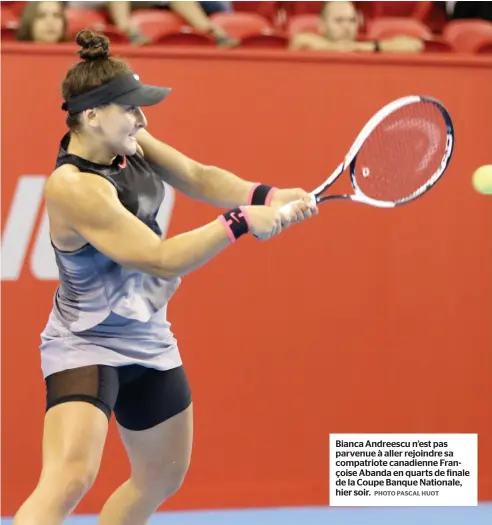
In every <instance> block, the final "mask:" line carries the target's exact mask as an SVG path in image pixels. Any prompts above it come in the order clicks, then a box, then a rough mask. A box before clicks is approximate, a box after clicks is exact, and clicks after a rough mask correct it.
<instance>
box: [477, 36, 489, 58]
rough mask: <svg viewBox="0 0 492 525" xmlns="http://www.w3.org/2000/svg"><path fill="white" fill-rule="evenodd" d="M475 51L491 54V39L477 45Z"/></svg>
mask: <svg viewBox="0 0 492 525" xmlns="http://www.w3.org/2000/svg"><path fill="white" fill-rule="evenodd" d="M476 53H479V54H487V55H490V54H492V39H489V40H488V41H483V42H482V43H481V44H480V45H479V46H477V49H476Z"/></svg>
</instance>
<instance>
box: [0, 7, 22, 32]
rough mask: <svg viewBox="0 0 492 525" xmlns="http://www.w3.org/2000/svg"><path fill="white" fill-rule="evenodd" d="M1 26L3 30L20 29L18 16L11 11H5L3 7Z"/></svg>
mask: <svg viewBox="0 0 492 525" xmlns="http://www.w3.org/2000/svg"><path fill="white" fill-rule="evenodd" d="M1 25H2V30H3V29H17V28H18V27H19V19H18V18H17V16H16V15H15V14H14V13H13V12H12V11H11V10H10V9H5V8H4V7H3V6H2V20H1Z"/></svg>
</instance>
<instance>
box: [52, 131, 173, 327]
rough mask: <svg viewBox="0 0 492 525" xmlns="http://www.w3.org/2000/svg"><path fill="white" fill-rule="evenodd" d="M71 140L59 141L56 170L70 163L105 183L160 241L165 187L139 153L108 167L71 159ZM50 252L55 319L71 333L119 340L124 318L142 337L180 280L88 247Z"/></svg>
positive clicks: (119, 158)
mask: <svg viewBox="0 0 492 525" xmlns="http://www.w3.org/2000/svg"><path fill="white" fill-rule="evenodd" d="M69 140H70V137H69V134H67V135H65V136H64V137H63V139H62V141H61V144H60V150H59V153H58V158H57V161H56V167H57V168H58V167H59V166H62V165H63V164H71V165H73V166H76V167H77V168H78V169H79V170H80V171H82V172H87V173H94V174H96V175H99V176H101V177H103V178H105V179H106V180H108V181H109V182H110V183H111V184H113V185H114V187H115V188H116V190H117V193H118V198H119V200H120V202H121V203H122V204H123V206H124V207H125V208H126V209H127V210H128V211H129V212H130V213H132V214H133V215H135V216H136V217H137V218H138V219H140V220H141V221H142V222H143V223H144V224H146V225H147V226H148V227H149V228H151V229H152V230H153V231H154V232H155V233H157V234H158V235H159V236H161V235H162V232H161V230H160V228H159V225H158V224H157V221H156V217H157V213H158V211H159V208H160V206H161V204H162V201H163V198H164V185H163V184H162V181H161V180H160V178H159V177H158V175H157V174H156V173H155V171H154V169H153V168H152V166H151V165H150V164H149V163H148V162H147V161H146V160H145V159H144V158H143V157H142V156H141V155H140V154H138V153H137V154H135V155H133V156H132V157H117V158H116V159H115V160H114V162H113V164H112V165H111V166H107V165H101V164H96V163H94V162H90V161H88V160H86V159H83V158H80V157H77V156H76V155H72V154H69V153H68V152H67V148H68V144H69ZM53 248H54V250H55V256H56V262H57V265H58V269H59V276H60V284H59V287H58V289H57V291H56V294H55V299H54V307H53V314H54V315H55V317H56V318H57V320H58V321H59V322H61V324H62V325H63V326H64V328H66V329H68V330H70V332H75V333H78V332H83V331H87V330H90V331H91V333H96V332H101V333H106V334H107V333H108V332H114V333H113V334H112V335H114V336H117V335H118V334H120V333H121V332H123V331H124V330H122V326H123V325H125V324H126V323H124V322H123V323H122V321H124V320H125V319H126V320H129V321H138V323H137V325H138V326H139V329H140V330H143V331H144V332H145V326H142V325H141V324H140V323H149V322H150V321H151V320H152V318H153V317H154V316H155V314H156V313H158V312H160V311H162V310H163V309H164V308H165V307H166V305H167V302H168V301H169V299H170V298H171V296H172V295H173V294H174V292H175V291H176V289H177V288H178V286H179V283H180V280H179V279H173V280H165V279H161V278H158V277H155V276H152V275H149V274H146V273H143V272H140V271H136V270H134V269H131V268H126V267H123V266H121V265H120V264H118V263H116V262H115V261H113V260H111V259H109V258H108V257H107V256H106V255H104V254H103V253H101V252H100V251H98V250H97V249H96V248H94V246H92V245H90V244H86V245H85V246H83V247H82V248H80V249H79V250H77V251H75V252H69V253H67V252H63V251H61V250H58V249H57V248H56V247H54V246H53ZM112 314H116V315H112ZM158 317H159V319H162V316H158ZM121 318H123V319H121ZM113 320H115V322H114V323H113ZM128 324H129V325H134V323H131V322H130V323H128ZM160 324H161V325H162V330H163V331H166V330H168V329H169V325H168V323H167V322H166V323H162V322H161V323H160ZM155 328H156V327H155V323H154V325H153V326H152V327H150V326H149V330H150V329H151V330H152V331H153V333H155ZM134 329H135V326H133V330H132V332H133V333H134ZM121 335H123V333H121ZM165 335H166V334H164V333H163V334H162V336H163V337H164V336H165Z"/></svg>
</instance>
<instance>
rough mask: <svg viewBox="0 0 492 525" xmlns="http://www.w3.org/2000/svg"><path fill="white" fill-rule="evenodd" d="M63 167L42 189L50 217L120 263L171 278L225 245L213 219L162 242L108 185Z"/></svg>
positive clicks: (226, 239)
mask: <svg viewBox="0 0 492 525" xmlns="http://www.w3.org/2000/svg"><path fill="white" fill-rule="evenodd" d="M64 168H67V167H62V168H60V169H59V170H57V171H56V172H55V173H54V174H53V175H52V176H51V177H50V179H49V181H48V183H47V185H46V190H45V195H46V202H47V205H48V209H49V213H50V216H56V217H57V219H61V220H63V221H64V223H65V224H66V225H67V226H69V227H70V228H71V229H72V230H73V232H74V233H76V234H78V235H79V236H81V237H82V238H84V239H85V240H86V241H87V242H89V243H90V244H92V245H93V246H94V247H95V248H97V249H98V250H99V251H101V252H102V253H104V254H105V255H107V256H108V257H109V258H110V259H112V260H114V261H116V262H117V263H119V264H121V265H124V266H131V267H134V268H137V269H138V270H140V271H143V272H146V273H150V274H153V275H156V276H159V277H163V278H168V279H172V278H175V277H179V276H181V275H185V274H187V273H189V272H191V271H193V270H195V269H196V268H199V267H200V266H203V265H204V264H205V263H206V262H208V261H209V260H210V259H212V258H213V257H215V256H216V255H218V254H219V253H220V252H221V251H222V250H224V249H225V248H226V247H227V246H228V245H229V244H230V242H231V241H230V240H229V237H228V235H227V232H226V230H225V229H224V227H223V226H222V224H221V223H220V222H219V220H214V221H212V222H210V223H208V224H206V225H205V226H202V227H201V228H197V229H195V230H191V231H189V232H186V233H183V234H181V235H177V236H175V237H172V238H170V239H166V240H162V239H161V238H160V237H159V236H158V235H156V234H155V233H154V232H153V231H152V230H151V229H150V228H148V227H147V226H146V225H145V224H144V223H143V222H141V221H140V220H139V219H138V218H136V217H135V216H134V215H132V214H131V213H130V212H129V211H128V210H126V208H124V206H123V205H122V204H121V203H120V201H119V200H118V197H117V194H116V190H115V188H114V187H113V186H112V185H111V184H110V183H109V182H108V181H106V180H104V179H103V178H101V177H98V176H97V175H92V174H88V173H80V172H73V171H71V170H70V168H68V169H64Z"/></svg>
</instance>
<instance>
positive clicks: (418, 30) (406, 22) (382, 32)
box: [367, 17, 432, 40]
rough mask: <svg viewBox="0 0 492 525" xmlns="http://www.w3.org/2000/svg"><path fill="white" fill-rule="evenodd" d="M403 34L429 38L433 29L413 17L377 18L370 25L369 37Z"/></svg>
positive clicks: (378, 38) (379, 38) (423, 38)
mask: <svg viewBox="0 0 492 525" xmlns="http://www.w3.org/2000/svg"><path fill="white" fill-rule="evenodd" d="M402 35H405V36H411V37H414V38H420V39H422V40H427V39H430V38H432V31H431V30H430V29H429V28H428V27H427V26H426V25H425V24H423V23H422V22H420V21H418V20H415V19H413V18H397V17H386V18H376V19H375V20H372V21H371V22H370V23H369V25H368V30H367V38H369V39H373V40H383V39H385V38H392V37H395V36H402Z"/></svg>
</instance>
